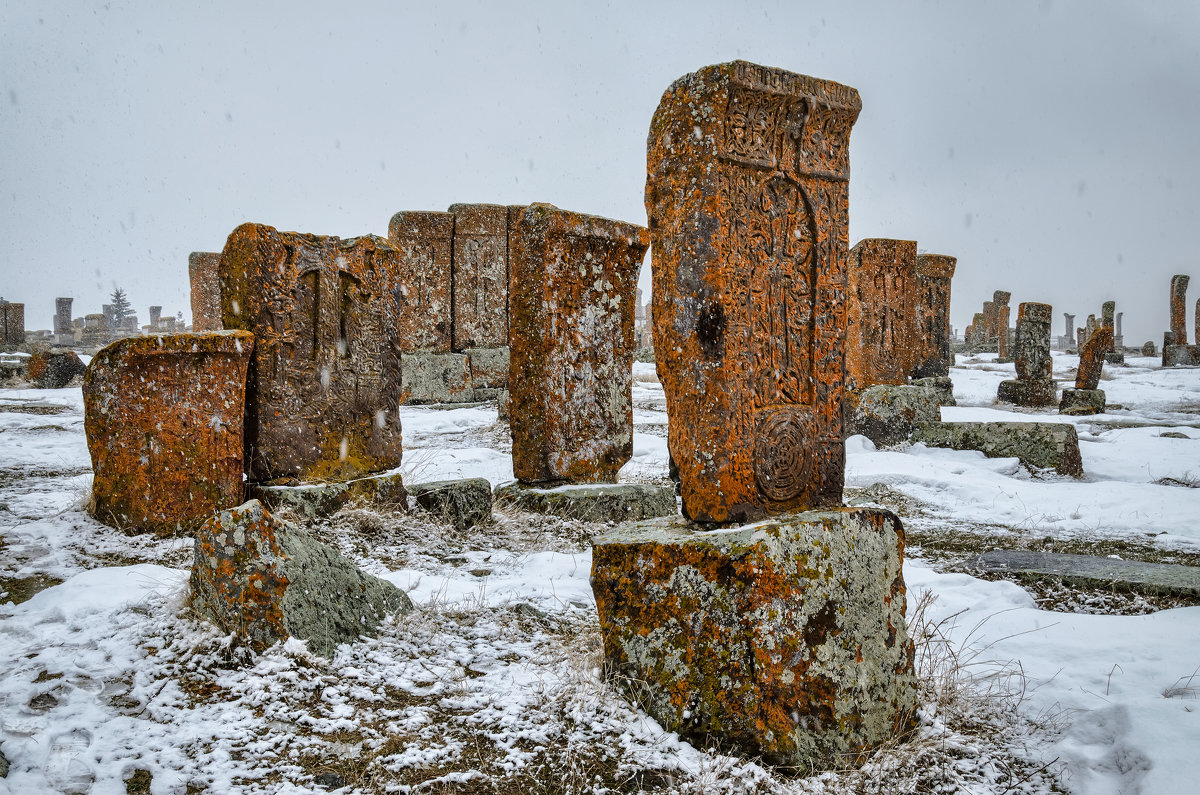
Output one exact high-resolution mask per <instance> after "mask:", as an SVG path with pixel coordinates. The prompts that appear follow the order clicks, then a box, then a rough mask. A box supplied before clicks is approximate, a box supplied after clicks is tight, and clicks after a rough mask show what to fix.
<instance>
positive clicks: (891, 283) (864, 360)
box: [846, 238, 919, 389]
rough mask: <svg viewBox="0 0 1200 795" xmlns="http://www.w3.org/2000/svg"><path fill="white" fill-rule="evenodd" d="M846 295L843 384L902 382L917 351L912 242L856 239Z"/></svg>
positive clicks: (856, 386)
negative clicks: (844, 370) (844, 377)
mask: <svg viewBox="0 0 1200 795" xmlns="http://www.w3.org/2000/svg"><path fill="white" fill-rule="evenodd" d="M846 299H847V300H846V388H847V389H862V388H865V387H869V386H874V385H880V384H904V383H906V382H907V381H908V376H909V374H910V373H911V372H912V370H913V368H914V367H915V366H916V364H917V356H918V354H919V345H918V337H917V334H918V329H917V323H916V306H917V243H916V241H914V240H884V239H878V238H868V239H866V240H860V241H859V242H858V243H856V244H855V245H854V247H853V248H851V249H850V255H849V259H848V264H847V266H846Z"/></svg>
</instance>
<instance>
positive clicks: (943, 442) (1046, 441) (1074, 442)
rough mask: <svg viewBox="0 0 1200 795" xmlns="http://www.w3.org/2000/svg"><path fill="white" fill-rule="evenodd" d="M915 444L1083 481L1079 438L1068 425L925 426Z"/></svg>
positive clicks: (921, 426)
mask: <svg viewBox="0 0 1200 795" xmlns="http://www.w3.org/2000/svg"><path fill="white" fill-rule="evenodd" d="M911 441H912V442H913V444H916V443H918V442H920V443H921V444H924V445H927V446H929V447H949V448H951V449H954V450H978V451H979V452H981V453H983V454H984V455H985V456H987V457H988V458H1016V459H1017V460H1019V461H1020V462H1021V463H1022V464H1024V465H1025V466H1026V467H1029V468H1030V469H1054V470H1055V471H1056V472H1058V474H1060V475H1069V476H1071V477H1076V478H1078V477H1083V458H1082V457H1081V456H1080V454H1079V434H1078V433H1077V432H1076V430H1075V426H1074V425H1071V424H1069V423H1065V422H925V423H920V424H918V425H917V427H916V428H915V429H914V430H913V435H912V439H911Z"/></svg>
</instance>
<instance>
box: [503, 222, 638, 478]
mask: <svg viewBox="0 0 1200 795" xmlns="http://www.w3.org/2000/svg"><path fill="white" fill-rule="evenodd" d="M511 240H512V246H513V248H512V252H511V257H510V265H511V269H512V274H511V281H510V295H511V316H510V352H509V356H510V367H509V382H508V385H509V393H510V401H511V402H510V405H509V415H510V420H509V424H510V426H511V428H512V437H513V446H512V455H513V474H514V475H516V477H517V479H518V480H520V481H522V482H524V483H543V482H547V481H566V482H571V483H602V482H613V481H615V480H616V477H617V470H619V469H620V468H621V466H622V465H624V464H625V462H626V461H628V460H629V458H630V456H631V455H632V454H633V403H632V395H631V390H632V375H631V373H632V367H633V348H634V345H633V343H634V340H633V294H634V289H635V287H636V285H637V278H638V272H639V270H640V269H641V264H642V259H643V257H645V255H646V247H647V246H648V245H649V244H650V235H649V233H648V232H647V231H646V230H645V229H644V228H643V227H640V226H638V225H636V224H630V223H625V222H623V221H613V220H610V219H608V218H600V217H597V216H594V215H584V214H582V213H574V212H568V211H565V210H560V209H558V208H557V207H554V206H553V205H549V204H531V205H529V207H527V208H526V209H525V210H524V212H522V213H521V214H520V216H518V218H517V219H516V223H515V225H514V227H513V230H512V235H511Z"/></svg>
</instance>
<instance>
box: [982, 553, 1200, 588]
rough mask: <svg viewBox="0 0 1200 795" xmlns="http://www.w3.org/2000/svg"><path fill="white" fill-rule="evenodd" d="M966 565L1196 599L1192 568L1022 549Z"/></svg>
mask: <svg viewBox="0 0 1200 795" xmlns="http://www.w3.org/2000/svg"><path fill="white" fill-rule="evenodd" d="M966 565H967V566H968V567H970V568H973V569H979V570H982V571H988V572H1013V573H1016V574H1026V575H1035V576H1042V577H1054V578H1056V579H1059V580H1062V581H1063V582H1067V583H1072V584H1076V585H1085V586H1092V587H1094V586H1097V585H1098V586H1102V587H1105V588H1110V589H1112V590H1115V591H1138V592H1141V593H1152V594H1166V595H1170V596H1191V597H1195V596H1200V568H1197V567H1195V566H1178V565H1171V564H1166V563H1143V562H1141V561H1138V560H1118V559H1115V558H1100V557H1093V556H1091V555H1063V554H1058V553H1053V552H1032V551H1030V550H1024V549H994V550H991V551H990V552H984V553H983V554H982V555H978V556H976V557H974V558H972V559H971V560H969V561H967V564H966Z"/></svg>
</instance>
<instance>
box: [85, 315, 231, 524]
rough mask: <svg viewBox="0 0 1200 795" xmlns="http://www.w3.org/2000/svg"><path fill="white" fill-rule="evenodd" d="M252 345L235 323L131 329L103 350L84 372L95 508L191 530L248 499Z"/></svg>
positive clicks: (127, 520)
mask: <svg viewBox="0 0 1200 795" xmlns="http://www.w3.org/2000/svg"><path fill="white" fill-rule="evenodd" d="M253 348H254V336H253V335H252V334H248V333H246V332H244V331H229V332H205V333H201V334H162V335H155V336H149V337H126V338H124V339H121V340H117V341H116V342H113V343H111V344H110V345H108V346H107V347H105V348H104V349H103V350H101V351H100V352H99V353H97V354H96V356H95V357H94V358H93V359H92V361H91V363H90V364H89V365H88V368H87V371H86V372H85V373H84V378H83V401H84V426H85V428H86V431H87V442H88V451H89V452H90V453H91V457H92V470H93V471H94V472H95V478H94V479H93V481H92V499H91V502H90V504H89V506H88V511H89V513H91V514H92V516H94V517H96V518H97V519H99V520H100V521H101V522H104V523H105V524H108V525H111V526H113V527H117V528H121V529H129V530H142V531H149V532H154V533H158V534H160V535H172V534H177V533H183V534H186V533H188V532H190V531H191V530H193V529H195V528H196V527H198V526H199V525H200V524H201V523H202V522H204V521H205V520H206V519H208V518H209V517H210V516H212V515H213V514H214V513H216V512H217V511H220V510H222V509H225V508H230V507H233V506H235V505H238V504H240V503H241V502H242V497H243V495H242V487H243V486H242V473H243V470H244V466H243V425H242V423H243V415H244V411H245V394H246V392H245V390H246V373H247V369H248V367H249V364H250V357H251V352H252V350H253Z"/></svg>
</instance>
